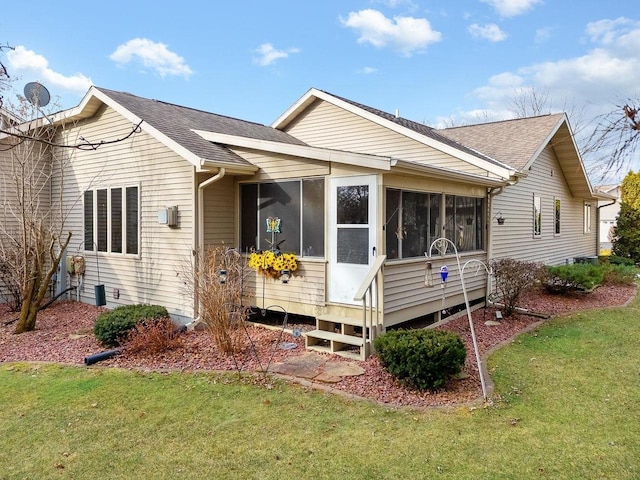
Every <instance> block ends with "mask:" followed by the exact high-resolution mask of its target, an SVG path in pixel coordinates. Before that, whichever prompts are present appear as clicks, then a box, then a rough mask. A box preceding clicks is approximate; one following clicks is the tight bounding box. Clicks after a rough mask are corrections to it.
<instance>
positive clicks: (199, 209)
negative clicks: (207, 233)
mask: <svg viewBox="0 0 640 480" xmlns="http://www.w3.org/2000/svg"><path fill="white" fill-rule="evenodd" d="M226 173H227V170H226V169H225V168H224V167H220V168H218V173H216V174H215V175H214V176H213V177H211V178H207V179H206V180H205V181H204V182H202V183H199V184H198V205H197V215H198V222H197V229H198V242H197V244H196V245H194V249H193V250H194V256H195V260H194V262H195V265H196V267H197V265H198V252H200V251H202V249H203V248H204V189H205V188H207V187H208V186H209V185H211V184H213V183H216V182H217V181H219V180H222V178H223V177H224V176H225V174H226ZM196 290H197V289H196ZM193 310H194V311H193V313H194V316H195V318H194V320H193V321H191V322H189V323H188V324H187V329H189V330H193V329H194V328H195V326H196V325H197V324H198V323H200V300H199V299H198V295H197V293H196V292H194V299H193Z"/></svg>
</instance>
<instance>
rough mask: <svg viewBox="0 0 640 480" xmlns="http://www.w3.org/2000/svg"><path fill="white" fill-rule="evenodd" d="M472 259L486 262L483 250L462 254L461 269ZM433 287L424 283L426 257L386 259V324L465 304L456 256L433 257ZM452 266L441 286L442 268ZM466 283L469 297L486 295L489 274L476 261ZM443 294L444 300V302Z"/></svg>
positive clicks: (466, 269)
mask: <svg viewBox="0 0 640 480" xmlns="http://www.w3.org/2000/svg"><path fill="white" fill-rule="evenodd" d="M471 259H475V260H479V261H482V262H486V255H485V254H484V253H473V254H464V255H461V256H460V265H461V268H462V267H463V266H464V264H465V262H468V261H469V260H471ZM429 261H430V262H431V265H432V269H431V278H432V281H433V286H431V287H427V286H426V285H425V274H426V265H427V259H426V258H425V259H420V260H401V261H397V262H387V264H386V265H385V269H384V273H385V274H384V315H385V326H390V325H394V324H397V323H400V322H404V321H407V320H411V319H412V318H415V317H417V316H421V315H429V314H432V313H434V312H438V311H439V310H442V309H443V308H450V307H453V306H456V305H460V304H462V303H464V295H463V292H462V283H461V281H460V273H459V270H458V265H457V261H456V258H455V256H446V257H444V258H443V257H436V256H434V257H432V258H431V259H430V260H429ZM443 265H446V266H447V267H448V268H449V276H448V277H447V281H446V283H445V287H444V289H443V288H442V281H441V278H440V267H441V266H443ZM464 275H465V277H464V280H465V286H466V288H467V294H468V296H469V300H470V301H471V300H475V299H478V298H482V297H484V296H485V294H486V280H487V275H486V271H485V270H484V268H482V267H480V269H478V268H477V264H476V265H474V264H471V267H467V268H465V271H464ZM443 297H444V301H443Z"/></svg>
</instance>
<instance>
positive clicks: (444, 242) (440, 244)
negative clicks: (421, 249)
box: [425, 237, 490, 401]
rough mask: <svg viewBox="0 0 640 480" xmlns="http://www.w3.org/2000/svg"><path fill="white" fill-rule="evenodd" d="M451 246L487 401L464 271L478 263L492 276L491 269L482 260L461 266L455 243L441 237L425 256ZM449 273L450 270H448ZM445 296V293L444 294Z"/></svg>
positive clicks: (483, 394)
mask: <svg viewBox="0 0 640 480" xmlns="http://www.w3.org/2000/svg"><path fill="white" fill-rule="evenodd" d="M449 244H450V245H451V246H452V247H453V251H454V253H455V255H456V262H457V264H458V271H459V272H460V284H461V286H462V294H463V296H464V304H465V308H466V310H467V318H468V320H469V328H470V330H471V340H472V341H473V349H474V351H475V355H476V363H477V364H478V374H479V375H480V384H481V385H482V398H483V399H484V400H485V401H486V400H487V385H486V382H485V379H484V374H483V369H482V359H481V358H480V352H479V350H478V341H477V339H476V332H475V328H474V327H473V319H472V318H471V309H470V307H469V297H468V295H467V287H466V286H465V283H464V269H465V268H466V266H467V265H469V264H470V263H478V264H480V265H481V266H483V267H484V269H485V271H486V272H487V276H488V275H489V274H490V271H489V268H487V266H486V265H485V264H484V263H483V262H481V261H480V260H476V259H471V260H469V261H467V262H466V263H465V264H464V265H463V266H460V255H459V254H458V249H457V248H456V245H455V243H453V242H452V241H451V240H449V239H448V238H444V237H440V238H437V239H435V240H434V241H433V242H432V243H431V246H430V247H429V252H428V254H427V252H425V255H426V256H427V258H429V259H431V258H432V255H431V253H432V251H433V247H434V246H435V247H436V249H437V250H438V252H439V253H440V255H445V254H446V253H447V249H448V245H449ZM480 265H478V268H480ZM447 273H448V270H447ZM445 280H446V276H444V275H443V280H442V281H443V283H444V281H445ZM443 295H444V293H443Z"/></svg>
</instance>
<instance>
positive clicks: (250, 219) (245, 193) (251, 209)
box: [240, 183, 258, 252]
mask: <svg viewBox="0 0 640 480" xmlns="http://www.w3.org/2000/svg"><path fill="white" fill-rule="evenodd" d="M240 212H241V215H240V245H241V248H242V251H243V252H246V251H247V250H250V249H251V248H258V185H257V184H255V183H249V184H243V185H240Z"/></svg>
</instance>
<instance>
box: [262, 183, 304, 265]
mask: <svg viewBox="0 0 640 480" xmlns="http://www.w3.org/2000/svg"><path fill="white" fill-rule="evenodd" d="M259 199H260V201H259V205H258V243H259V248H261V249H268V248H270V247H271V245H270V244H269V242H267V241H266V240H265V237H266V238H269V236H270V235H271V234H267V233H266V221H267V218H269V217H278V218H279V219H280V233H279V234H277V235H276V236H275V239H276V240H275V241H276V243H280V242H282V243H281V244H280V250H282V251H285V252H293V253H295V254H297V255H299V254H300V214H301V211H300V182H278V183H263V184H260V185H259ZM283 240H284V241H283ZM274 246H275V245H274Z"/></svg>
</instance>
